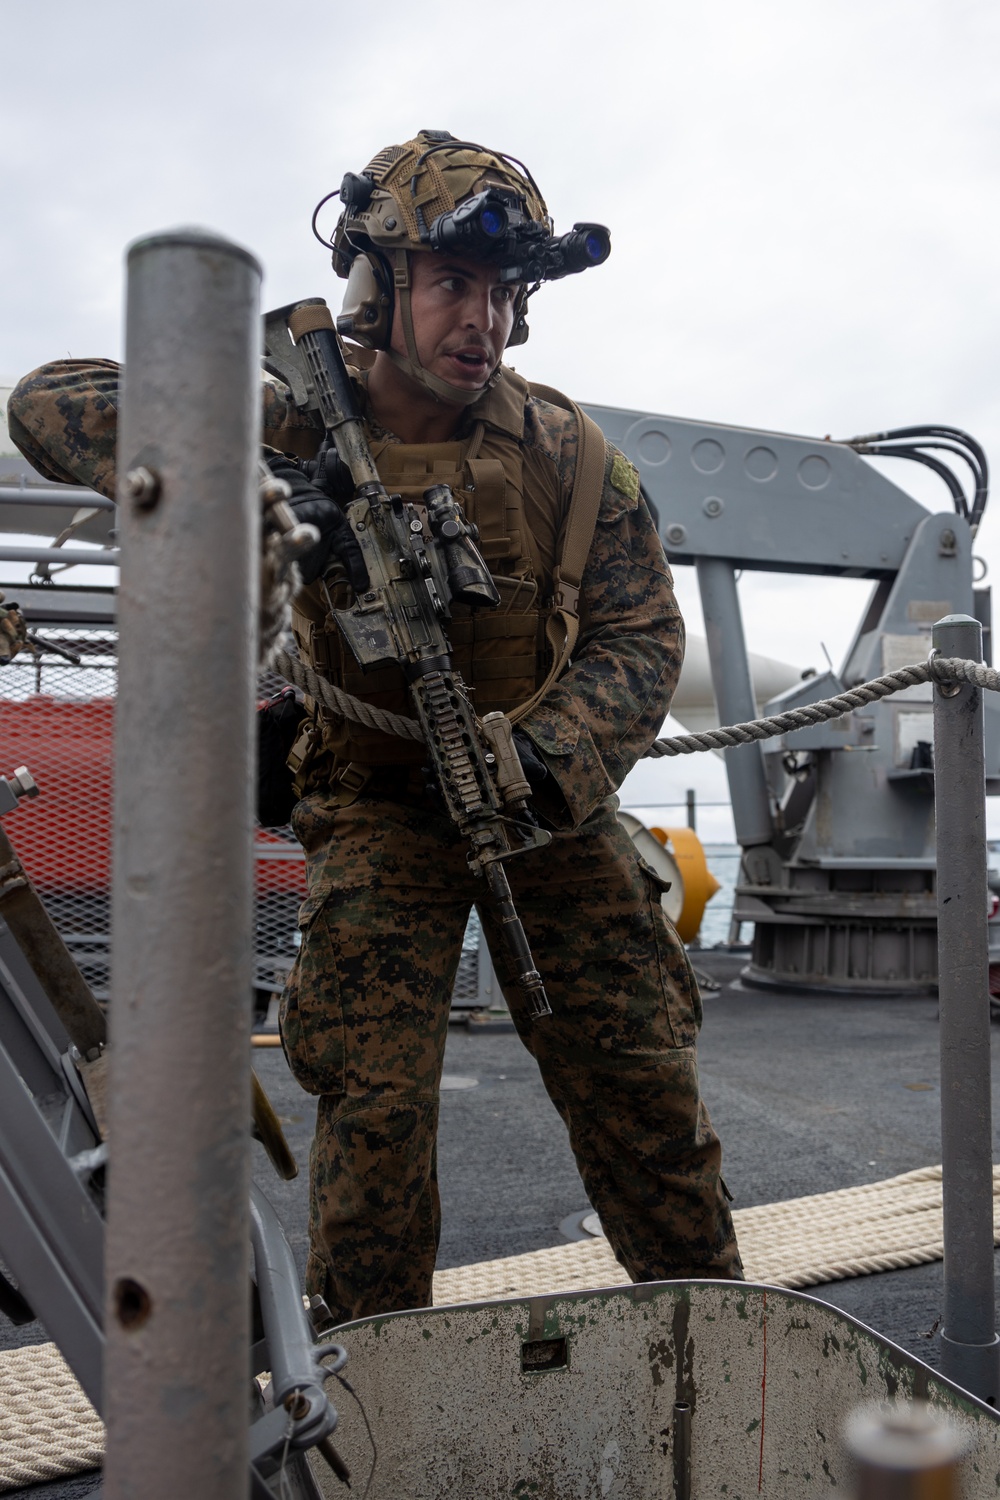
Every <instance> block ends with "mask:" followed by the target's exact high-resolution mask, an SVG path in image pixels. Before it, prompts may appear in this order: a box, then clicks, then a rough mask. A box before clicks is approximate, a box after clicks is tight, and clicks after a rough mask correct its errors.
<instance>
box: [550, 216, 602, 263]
mask: <svg viewBox="0 0 1000 1500" xmlns="http://www.w3.org/2000/svg"><path fill="white" fill-rule="evenodd" d="M557 243H558V246H559V250H560V253H561V255H562V260H563V265H564V267H565V272H564V274H565V273H572V272H573V271H585V270H586V269H587V267H588V266H599V265H600V264H601V262H602V261H605V260H607V258H608V256H609V255H610V254H611V236H610V234H609V233H608V231H607V230H606V229H605V227H604V225H603V224H574V225H573V228H572V230H571V231H570V233H569V234H564V235H563V236H562V238H561V239H560V240H558V242H557Z"/></svg>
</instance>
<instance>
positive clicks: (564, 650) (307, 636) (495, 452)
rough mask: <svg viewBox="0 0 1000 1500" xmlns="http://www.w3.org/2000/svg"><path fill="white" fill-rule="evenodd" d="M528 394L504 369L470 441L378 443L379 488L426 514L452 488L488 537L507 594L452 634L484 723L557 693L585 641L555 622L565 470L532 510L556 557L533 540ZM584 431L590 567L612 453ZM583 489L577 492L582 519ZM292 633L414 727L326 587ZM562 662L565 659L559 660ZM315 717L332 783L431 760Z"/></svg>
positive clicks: (363, 693) (472, 613) (358, 728)
mask: <svg viewBox="0 0 1000 1500" xmlns="http://www.w3.org/2000/svg"><path fill="white" fill-rule="evenodd" d="M537 390H538V393H539V394H540V395H543V396H544V398H545V399H551V397H553V396H555V395H556V394H557V393H555V392H550V391H548V390H546V389H544V388H537ZM528 391H529V387H528V383H527V381H525V380H523V379H522V378H521V377H520V376H519V375H517V374H515V373H514V372H513V371H511V370H506V369H505V370H504V375H503V379H502V380H501V381H500V382H499V384H498V385H497V386H496V387H495V388H494V389H493V390H492V391H490V392H489V394H488V395H487V396H486V397H485V398H484V400H483V402H482V403H481V405H480V406H479V408H478V410H477V412H476V415H477V417H478V418H479V420H478V421H477V422H476V424H475V426H474V428H473V430H472V432H471V434H470V435H469V436H468V437H466V438H464V439H463V440H461V441H457V442H450V443H419V444H410V443H397V442H395V441H392V440H389V439H383V440H375V441H374V442H373V443H372V456H373V458H374V460H375V463H376V466H377V468H378V472H379V477H380V478H381V480H382V482H383V484H384V485H385V486H386V489H387V490H388V491H389V492H390V494H400V495H402V496H403V497H404V499H407V500H410V501H411V502H413V503H415V504H417V505H418V508H422V497H423V493H424V491H425V490H426V489H428V488H429V486H430V485H432V484H442V483H444V484H448V485H450V486H451V488H452V490H453V491H454V494H455V498H456V499H457V500H458V502H459V503H460V504H461V506H462V507H463V509H464V511H465V513H466V515H467V517H468V518H469V520H470V521H472V522H474V523H475V525H476V526H477V527H478V529H479V536H480V542H479V546H480V550H481V552H482V554H483V557H484V558H485V560H486V563H487V565H488V566H489V569H490V572H491V573H492V575H493V580H494V582H495V584H496V586H497V589H498V591H499V593H500V604H499V606H498V607H497V608H496V609H493V610H474V609H470V608H468V607H467V606H462V605H453V606H452V618H451V621H450V623H449V624H447V625H446V627H445V632H446V635H447V637H448V639H449V641H450V642H451V646H452V662H453V665H454V667H455V670H456V671H457V672H459V673H460V674H461V677H462V679H463V681H464V682H465V684H466V686H467V687H468V689H469V692H470V697H471V701H472V705H473V708H474V709H475V712H476V713H477V714H478V715H479V716H482V715H483V714H487V713H490V712H492V711H493V710H496V709H499V710H500V711H501V712H503V713H507V714H511V715H513V716H514V717H517V710H518V709H519V708H521V709H523V708H524V707H525V706H526V705H527V703H528V702H530V700H532V698H533V697H534V696H535V694H536V693H537V692H538V690H539V689H540V688H541V687H542V686H543V684H545V683H546V682H547V679H548V677H549V676H550V675H551V672H552V668H553V665H554V664H558V665H559V666H560V668H561V666H563V665H565V660H568V655H569V650H570V649H571V648H572V643H573V641H575V636H576V629H575V624H574V627H573V628H572V629H569V628H568V626H567V627H566V628H561V627H560V628H554V627H555V626H556V625H557V623H558V622H557V619H556V617H559V619H560V620H561V618H562V616H563V615H565V613H566V602H567V601H566V598H565V597H564V593H565V592H566V591H565V590H561V589H560V584H559V562H560V558H559V557H558V556H557V555H556V551H557V548H558V547H559V545H560V543H561V541H562V538H561V536H560V530H561V523H562V521H563V518H564V517H565V516H566V513H567V511H568V509H569V500H570V497H569V496H568V495H567V493H566V491H565V489H564V487H563V486H562V485H561V483H560V481H559V476H558V471H557V469H556V465H555V464H552V465H551V474H549V473H548V466H546V468H545V470H544V471H543V472H544V474H545V479H544V483H545V486H546V492H545V493H544V494H543V495H537V494H534V493H533V494H532V496H531V500H532V502H533V503H534V504H536V505H537V504H539V503H540V504H542V505H543V506H544V507H545V509H546V510H547V511H548V512H549V513H550V514H552V515H553V516H554V517H555V518H556V522H557V524H556V525H554V526H553V528H552V532H551V535H552V536H553V537H554V538H558V540H557V541H555V542H553V543H551V544H550V545H549V548H548V550H547V549H546V547H545V546H543V544H541V543H540V542H539V540H538V538H537V537H535V536H533V535H532V534H531V531H530V530H529V527H528V524H527V520H526V514H525V493H524V483H525V468H524V463H523V448H522V439H523V433H524V405H525V399H526V397H527V395H528ZM560 404H566V405H568V403H566V402H565V399H564V398H560ZM577 410H578V409H577ZM581 418H582V414H581ZM583 420H584V423H585V425H586V426H587V427H589V428H590V429H591V430H592V433H594V434H596V435H597V439H599V442H598V441H596V440H595V438H594V437H593V436H591V438H590V443H589V453H588V455H587V457H586V458H585V455H584V453H583V451H581V452H580V454H579V456H578V464H584V463H586V467H587V469H588V471H589V488H590V490H591V491H592V494H591V496H590V500H591V503H590V505H589V506H588V507H587V509H588V511H592V515H588V516H587V517H586V518H585V520H584V525H585V526H587V527H589V530H588V534H587V536H586V545H585V546H584V547H583V553H582V555H583V557H585V556H586V552H587V550H589V544H590V537H591V536H592V534H593V524H594V520H595V519H596V514H597V505H598V502H599V499H600V489H601V486H602V482H603V477H604V458H605V449H604V442H603V438H602V437H601V435H600V431H599V429H598V428H596V426H594V425H593V424H592V423H590V422H589V419H583ZM598 449H599V452H598ZM537 472H538V471H537V469H536V468H534V467H532V469H531V470H530V478H531V479H532V480H533V482H534V484H535V485H536V486H537V485H538V483H539V481H538V478H537V477H536V475H537ZM579 487H580V486H579V485H575V486H574V512H575V510H576V503H575V496H576V493H577V490H578V489H579ZM577 550H578V551H580V548H579V546H578V548H577ZM579 572H580V573H582V563H581V565H580V568H579ZM576 582H577V584H578V583H579V578H577V580H576ZM569 592H570V593H572V595H573V598H572V599H571V601H570V603H571V606H572V613H573V617H574V621H575V605H576V597H575V596H576V594H577V592H578V589H571V590H570V591H569ZM334 602H335V604H336V605H337V606H338V607H340V606H341V605H342V604H346V603H348V602H349V596H348V595H346V594H345V595H344V596H343V597H342V598H336V597H335V599H334ZM292 628H293V631H294V633H295V637H296V640H297V642H298V648H299V653H300V655H301V656H302V658H303V659H304V660H305V661H307V662H309V663H310V664H311V665H312V666H313V667H314V668H315V670H316V671H318V672H319V673H321V674H322V675H323V676H324V677H327V678H328V679H329V680H330V681H331V682H335V683H337V684H338V686H340V687H342V688H344V689H345V690H346V691H347V692H349V693H352V694H353V695H354V696H355V697H358V698H362V699H364V700H365V701H367V702H369V703H373V704H375V705H377V706H378V707H379V708H385V709H389V710H391V711H392V712H394V713H399V714H406V715H408V716H411V717H412V714H413V706H412V702H411V699H410V695H409V691H408V689H407V686H406V682H405V680H404V677H403V674H402V672H401V671H400V669H399V667H398V666H397V665H396V663H394V662H393V663H390V664H387V665H386V666H384V667H378V668H376V669H374V670H370V671H367V672H364V671H362V669H361V667H360V666H359V665H358V663H357V662H356V660H355V658H354V656H353V654H352V653H351V650H350V647H349V646H347V645H346V643H345V642H344V640H343V638H342V636H341V634H340V631H339V630H338V628H337V626H336V623H335V622H334V620H333V619H332V618H331V617H330V614H329V611H328V609H327V607H326V601H325V598H324V595H323V592H322V590H321V587H320V585H319V584H313V585H311V586H310V587H308V588H305V589H303V590H301V592H300V593H299V595H298V597H297V599H296V601H295V606H294V609H293V615H292ZM570 636H572V640H570ZM560 654H561V655H562V656H563V657H564V658H565V660H563V661H558V656H559V655H560ZM308 707H309V708H310V710H311V712H312V715H313V725H314V730H313V749H312V753H311V755H310V759H311V760H312V761H313V762H314V765H315V770H316V772H317V773H319V774H320V775H322V776H323V777H324V779H325V777H326V776H327V775H329V774H331V773H332V772H333V771H335V770H337V769H339V768H340V767H342V766H344V765H345V764H346V763H353V764H356V765H362V766H365V765H367V766H384V765H397V766H398V765H419V764H421V763H422V762H423V761H424V759H425V758H426V756H425V752H424V750H423V747H422V746H421V745H420V744H418V743H415V742H414V741H412V740H404V739H402V738H400V737H398V736H396V735H389V734H383V733H382V732H381V731H379V730H374V729H368V728H366V727H364V726H363V725H361V724H358V723H357V722H355V721H353V720H348V719H342V718H339V717H337V716H335V715H334V714H332V713H330V712H329V711H328V710H326V709H323V708H320V707H319V706H318V705H315V704H312V703H311V702H309V703H308ZM317 759H318V761H319V763H318V764H317V763H316V762H317ZM310 779H312V778H310Z"/></svg>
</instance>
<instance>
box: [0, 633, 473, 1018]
mask: <svg viewBox="0 0 1000 1500" xmlns="http://www.w3.org/2000/svg"><path fill="white" fill-rule="evenodd" d="M44 633H45V637H46V639H47V640H48V641H52V642H54V643H55V644H57V645H60V646H63V647H64V648H65V649H66V650H68V651H70V652H72V653H74V654H75V655H76V656H78V657H79V658H80V665H79V666H77V665H74V664H73V663H72V662H69V661H66V660H64V659H62V658H61V657H59V656H56V655H54V654H51V653H49V652H46V653H44V654H43V655H42V656H40V657H37V658H32V657H31V656H29V655H28V654H27V653H26V652H25V653H22V654H21V655H20V656H18V657H15V659H14V660H13V661H12V662H11V663H10V664H9V665H8V666H6V667H4V668H2V669H0V727H2V736H0V746H2V755H0V775H9V774H10V772H11V771H13V769H14V768H15V767H16V766H18V765H26V766H27V767H28V769H29V770H30V771H31V774H32V775H33V776H34V778H35V780H36V782H37V783H38V786H39V788H40V795H39V796H38V797H37V798H35V799H34V800H32V801H23V802H21V804H20V805H19V807H18V808H17V810H16V811H14V812H12V813H10V814H8V817H7V828H8V832H9V834H10V837H11V841H12V843H13V844H14V847H15V848H16V850H17V852H18V855H19V856H20V858H21V859H22V860H23V862H24V865H25V868H26V869H27V871H28V873H29V875H30V876H31V879H32V880H33V881H34V884H35V886H36V887H37V889H38V892H39V894H40V896H41V897H42V900H43V901H44V902H45V905H46V907H47V909H48V911H49V914H50V915H51V917H52V920H53V921H54V922H55V924H56V926H57V927H58V929H59V931H60V933H61V934H62V936H63V939H64V940H65V942H66V944H67V946H68V947H69V948H70V951H71V952H72V954H73V956H74V958H75V959H76V961H77V963H78V964H79V966H80V969H81V970H82V972H83V974H84V976H85V978H86V979H87V981H88V983H89V984H90V986H91V988H92V989H93V991H94V993H95V994H96V995H97V997H98V998H99V999H102V1000H104V999H106V998H107V996H108V991H109V979H110V973H109V970H110V927H111V826H112V771H113V764H114V707H115V694H116V687H117V657H116V650H117V639H118V637H117V631H116V630H115V629H114V627H111V626H106V625H105V626H93V625H67V626H65V627H52V626H51V625H47V626H46V627H45V632H44ZM283 686H285V683H284V679H282V678H279V677H276V676H273V675H271V674H265V675H264V676H262V677H261V679H260V682H259V696H260V699H261V700H263V699H265V698H267V697H270V696H271V695H272V694H273V693H275V692H277V691H279V690H280V688H282V687H283ZM254 869H255V889H256V904H255V914H254V935H255V942H254V946H255V965H254V984H255V987H256V989H257V990H258V991H259V992H261V994H260V997H259V998H260V1000H261V1003H262V1004H263V1003H264V1002H265V1001H266V997H267V996H268V995H270V994H271V993H272V992H273V991H275V990H280V989H281V987H282V985H283V984H284V981H285V976H286V974H287V973H288V970H289V969H290V968H291V966H292V963H293V962H294V959H295V953H296V949H297V947H298V941H299V932H298V926H297V916H298V909H299V905H300V903H301V901H302V899H303V897H304V896H305V861H304V858H303V854H302V850H301V849H300V847H299V845H298V843H297V842H296V840H295V836H294V834H293V833H292V830H291V828H287V827H286V828H278V829H257V831H256V833H255V836H254ZM481 953H483V954H484V955H485V948H482V947H481V941H480V930H479V922H478V918H477V917H476V914H475V912H473V914H472V918H471V921H470V924H469V928H468V931H467V932H466V935H465V941H464V945H463V950H462V958H461V963H460V965H459V970H458V975H457V978H456V983H455V990H454V997H453V1004H454V1005H455V1006H456V1007H457V1008H460V1009H474V1008H477V1007H478V1006H480V1005H482V1003H483V1001H482V998H481V990H480V966H481V958H480V954H481ZM485 962H486V964H488V963H489V959H488V955H486V956H485ZM489 972H490V971H489V970H487V969H485V968H484V970H483V978H484V980H485V979H486V978H487V975H488V973H489Z"/></svg>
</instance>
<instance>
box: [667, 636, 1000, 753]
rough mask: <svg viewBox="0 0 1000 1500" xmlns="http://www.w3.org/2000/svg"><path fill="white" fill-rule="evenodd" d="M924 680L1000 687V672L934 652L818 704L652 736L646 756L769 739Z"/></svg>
mask: <svg viewBox="0 0 1000 1500" xmlns="http://www.w3.org/2000/svg"><path fill="white" fill-rule="evenodd" d="M921 682H940V683H955V682H970V683H972V684H974V686H976V687H981V688H990V689H991V690H992V691H993V692H1000V672H996V671H994V670H993V668H992V667H987V666H986V665H985V664H984V663H983V662H979V661H962V660H961V659H960V658H959V657H954V656H948V657H945V656H932V657H931V659H930V661H928V662H918V663H917V664H916V665H914V666H912V667H900V668H899V670H898V671H896V672H887V673H886V674H885V676H884V677H874V678H873V679H872V680H871V682H862V683H860V684H859V685H858V686H857V687H854V688H848V690H847V691H846V692H844V693H838V694H837V696H836V697H835V698H824V699H823V700H822V701H821V702H819V703H806V704H804V705H803V706H802V707H801V708H791V709H789V710H788V712H787V713H783V714H775V716H774V717H773V718H770V719H751V720H750V722H749V723H747V724H727V725H725V726H724V727H723V728H722V729H709V730H706V731H705V732H704V733H703V734H679V735H675V736H673V738H670V739H662V740H654V742H653V744H652V745H650V747H649V749H648V750H647V751H646V754H647V756H652V757H653V758H656V757H658V756H661V755H694V754H695V753H696V752H697V751H699V750H729V749H732V748H733V747H734V746H736V745H750V744H753V743H754V741H756V740H769V739H772V738H773V737H774V736H775V735H777V734H788V733H790V732H791V731H792V730H794V729H805V728H806V727H807V726H808V725H810V724H823V723H825V722H826V721H827V720H828V719H839V718H840V716H841V715H842V714H848V713H850V712H851V710H852V709H855V708H864V706H865V705H866V704H868V703H875V702H877V701H878V699H879V698H888V697H889V696H890V695H891V694H892V693H899V692H902V691H903V689H904V688H908V687H916V686H917V685H918V684H919V683H921Z"/></svg>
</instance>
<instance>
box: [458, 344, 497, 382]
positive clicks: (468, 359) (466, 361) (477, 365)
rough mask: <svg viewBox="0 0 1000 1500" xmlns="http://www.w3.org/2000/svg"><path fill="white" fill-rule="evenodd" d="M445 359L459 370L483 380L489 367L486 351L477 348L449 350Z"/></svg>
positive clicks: (468, 347)
mask: <svg viewBox="0 0 1000 1500" xmlns="http://www.w3.org/2000/svg"><path fill="white" fill-rule="evenodd" d="M447 357H448V359H449V360H451V361H452V363H453V365H454V366H457V368H458V369H459V370H462V371H464V372H466V373H468V374H469V375H476V376H479V377H481V378H485V375H486V372H487V370H488V369H489V365H490V357H489V355H488V354H487V352H486V350H485V349H480V348H478V347H477V346H471V347H470V346H467V347H466V348H464V349H449V350H448V356H447Z"/></svg>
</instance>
